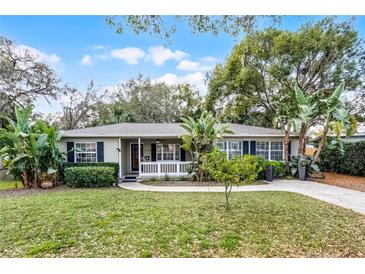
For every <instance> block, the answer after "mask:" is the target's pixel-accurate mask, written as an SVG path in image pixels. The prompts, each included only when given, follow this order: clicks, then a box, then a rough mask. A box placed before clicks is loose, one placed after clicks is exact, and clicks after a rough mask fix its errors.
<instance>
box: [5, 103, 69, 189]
mask: <svg viewBox="0 0 365 274" xmlns="http://www.w3.org/2000/svg"><path fill="white" fill-rule="evenodd" d="M15 114H16V115H15V116H16V119H15V121H12V120H11V119H9V118H5V119H6V120H7V121H8V123H7V124H8V125H7V128H6V129H0V135H1V139H2V140H5V145H4V147H3V148H2V149H1V150H0V158H2V159H3V161H4V167H5V168H7V169H8V170H9V171H10V173H11V174H12V175H14V176H15V177H18V178H19V179H21V180H22V182H23V184H24V187H25V188H30V187H32V186H38V185H39V183H40V181H39V177H40V176H39V175H40V173H41V172H42V173H43V172H48V174H55V173H56V172H57V171H58V169H59V167H60V166H61V165H62V163H63V154H62V153H61V152H60V151H59V150H58V147H57V142H58V141H59V140H60V138H61V135H60V134H59V133H58V132H57V131H56V130H55V129H54V128H52V127H48V126H46V124H45V123H43V125H42V122H40V123H37V127H36V126H33V125H32V124H31V122H30V117H31V114H32V109H31V107H30V106H29V107H26V108H24V109H20V108H16V109H15Z"/></svg>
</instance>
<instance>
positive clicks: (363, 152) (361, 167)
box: [320, 141, 365, 176]
mask: <svg viewBox="0 0 365 274" xmlns="http://www.w3.org/2000/svg"><path fill="white" fill-rule="evenodd" d="M343 149H344V152H343V153H341V151H340V149H339V148H338V147H334V148H332V149H330V148H328V147H326V148H325V149H324V150H323V151H322V153H321V162H320V167H321V169H322V170H323V171H330V172H336V173H343V174H349V175H356V176H365V141H361V142H356V143H348V142H344V143H343Z"/></svg>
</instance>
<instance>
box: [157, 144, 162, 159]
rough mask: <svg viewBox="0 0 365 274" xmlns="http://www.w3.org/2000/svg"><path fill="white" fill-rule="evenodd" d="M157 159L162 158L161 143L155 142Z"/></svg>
mask: <svg viewBox="0 0 365 274" xmlns="http://www.w3.org/2000/svg"><path fill="white" fill-rule="evenodd" d="M157 160H158V161H161V160H162V145H161V144H157Z"/></svg>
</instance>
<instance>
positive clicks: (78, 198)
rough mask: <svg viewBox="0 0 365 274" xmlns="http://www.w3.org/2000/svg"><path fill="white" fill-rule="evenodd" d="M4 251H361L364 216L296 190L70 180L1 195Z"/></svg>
mask: <svg viewBox="0 0 365 274" xmlns="http://www.w3.org/2000/svg"><path fill="white" fill-rule="evenodd" d="M0 208H1V211H0V256H1V257H24V256H30V257H364V256H365V217H364V216H363V215H360V214H356V213H354V212H352V211H350V210H347V209H343V208H340V207H336V206H332V205H330V204H327V203H324V202H321V201H318V200H314V199H312V198H309V197H305V196H302V195H298V194H293V193H286V192H250V193H234V194H232V210H231V212H229V213H225V211H224V205H223V195H222V194H220V193H152V192H137V191H136V192H134V191H127V190H121V189H112V188H104V189H71V190H70V189H67V190H60V191H54V192H48V193H38V194H31V195H27V196H23V197H7V198H1V199H0Z"/></svg>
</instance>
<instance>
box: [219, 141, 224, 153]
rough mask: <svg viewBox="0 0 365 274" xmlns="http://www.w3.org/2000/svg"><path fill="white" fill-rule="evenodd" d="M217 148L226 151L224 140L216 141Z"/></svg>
mask: <svg viewBox="0 0 365 274" xmlns="http://www.w3.org/2000/svg"><path fill="white" fill-rule="evenodd" d="M217 148H218V149H219V150H220V151H224V152H226V142H217Z"/></svg>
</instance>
